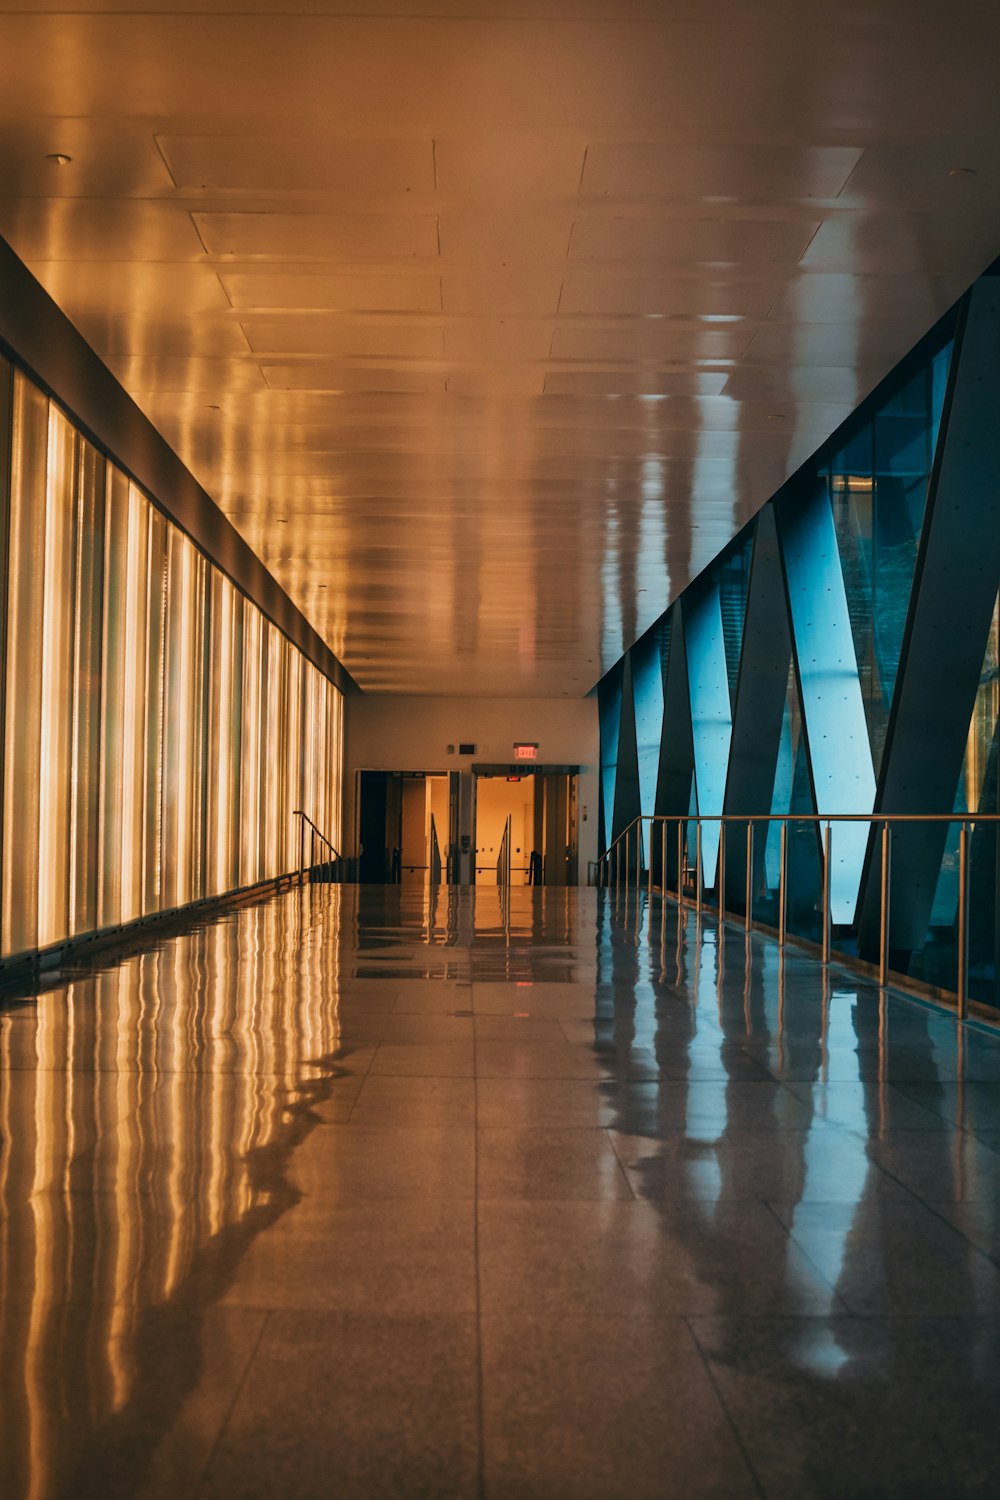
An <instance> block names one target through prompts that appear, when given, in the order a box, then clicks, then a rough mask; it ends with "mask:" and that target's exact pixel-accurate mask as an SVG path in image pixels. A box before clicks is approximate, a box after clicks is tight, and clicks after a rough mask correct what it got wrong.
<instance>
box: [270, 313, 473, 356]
mask: <svg viewBox="0 0 1000 1500" xmlns="http://www.w3.org/2000/svg"><path fill="white" fill-rule="evenodd" d="M242 327H243V330H244V332H245V333H246V337H247V342H248V343H249V345H250V348H251V349H252V350H253V351H254V353H255V354H332V355H338V356H340V357H343V356H345V355H347V356H349V355H357V356H360V357H366V356H367V357H368V358H370V359H384V358H387V357H388V358H397V359H440V357H441V355H442V353H443V340H442V334H441V328H440V325H435V324H433V323H393V322H392V321H391V320H389V319H386V318H357V317H356V318H339V317H336V316H324V315H313V316H306V315H304V314H297V313H295V314H287V313H286V314H281V315H278V316H271V317H252V318H244V319H243V322H242Z"/></svg>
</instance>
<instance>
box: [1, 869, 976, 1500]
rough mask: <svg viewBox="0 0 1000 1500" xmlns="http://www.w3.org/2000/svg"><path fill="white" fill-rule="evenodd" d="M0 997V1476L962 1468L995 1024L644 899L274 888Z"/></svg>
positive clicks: (934, 1479)
mask: <svg viewBox="0 0 1000 1500" xmlns="http://www.w3.org/2000/svg"><path fill="white" fill-rule="evenodd" d="M57 979H58V982H57V983H54V984H53V986H52V987H51V988H49V989H48V990H47V992H46V993H43V994H41V995H39V996H38V997H37V998H33V999H29V1000H23V1001H12V1002H7V1003H6V1006H5V1008H3V1009H2V1010H0V1077H2V1080H3V1088H2V1092H0V1149H2V1156H0V1492H2V1494H3V1496H4V1497H5V1500H21V1497H31V1500H50V1497H55V1496H70V1495H72V1496H74V1497H79V1496H87V1495H93V1496H98V1495H100V1496H103V1497H115V1500H118V1497H124V1496H132V1495H150V1496H152V1495H155V1496H164V1497H175V1496H181V1495H191V1496H198V1497H205V1500H208V1497H230V1500H231V1497H244V1496H245V1497H250V1496H261V1497H265V1496H266V1497H272V1496H277V1495H283V1494H288V1495H292V1496H295V1497H297V1500H308V1497H312V1496H336V1497H337V1500H348V1497H351V1500H353V1497H359V1500H361V1497H363V1500H370V1497H403V1496H406V1497H409V1496H414V1497H421V1500H423V1497H429V1496H440V1497H451V1496H455V1497H464V1496H469V1497H473V1496H480V1495H485V1496H487V1497H490V1500H529V1497H530V1500H536V1497H537V1500H576V1497H587V1500H589V1497H593V1500H613V1497H619V1496H621V1497H629V1500H641V1497H657V1500H658V1497H666V1496H674V1495H677V1496H684V1497H700V1496H724V1497H727V1500H728V1497H733V1500H736V1497H740V1496H744V1495H745V1496H760V1495H765V1496H768V1497H787V1500H806V1497H809V1496H831V1497H832V1496H876V1495H878V1496H882V1495H905V1496H907V1497H910V1500H912V1497H919V1496H925V1497H926V1496H949V1497H954V1496H987V1495H991V1496H992V1495H994V1494H995V1493H996V1484H997V1473H998V1472H1000V1424H998V1423H997V1420H996V1417H997V1411H998V1401H1000V1273H998V1264H1000V1208H998V1203H1000V1093H998V1086H1000V1037H997V1036H995V1035H994V1034H992V1033H989V1032H987V1031H986V1030H985V1029H984V1028H977V1027H976V1026H974V1025H970V1026H968V1027H966V1028H964V1029H959V1028H957V1027H956V1025H955V1024H954V1023H953V1022H952V1021H951V1020H950V1018H948V1017H947V1016H946V1015H944V1014H942V1013H940V1012H936V1011H933V1010H931V1009H929V1008H926V1007H923V1006H920V1005H918V1004H915V1003H913V1002H910V1001H907V1000H904V999H899V998H895V997H893V998H886V997H884V996H883V997H881V998H880V996H879V992H878V990H877V989H876V988H874V987H873V986H872V985H871V984H870V983H867V982H865V981H863V980H860V979H858V978H857V977H856V976H851V975H849V974H847V973H845V972H843V971H839V970H836V969H832V970H831V971H830V973H829V976H828V977H824V974H823V971H822V970H821V968H820V967H819V966H818V965H817V964H816V963H815V962H813V961H812V960H811V959H809V958H807V957H804V956H802V955H799V954H796V953H795V952H794V951H792V952H790V953H789V954H788V955H787V957H786V959H785V962H784V964H783V965H782V964H780V963H779V960H778V954H777V950H776V947H775V945H774V944H773V943H772V942H771V941H770V940H768V939H767V938H764V937H761V936H758V935H754V936H753V937H752V939H750V941H749V945H748V943H747V940H746V939H745V938H744V935H743V933H742V931H739V930H737V929H736V928H735V927H733V928H727V929H726V930H725V932H724V935H723V941H722V942H721V945H720V939H719V934H718V932H717V930H716V927H715V925H714V923H712V922H710V921H707V920H706V921H704V922H699V921H698V920H696V916H695V913H694V912H693V911H688V910H685V911H682V912H680V913H679V914H678V912H677V910H676V908H675V907H673V906H672V905H670V904H667V905H666V906H664V905H662V904H661V902H660V900H659V898H654V900H653V901H652V903H651V904H650V905H649V906H647V903H646V900H645V897H644V896H643V897H642V898H641V902H640V905H639V908H638V910H637V909H636V906H635V901H634V898H633V899H632V901H631V902H629V903H627V904H626V903H625V902H623V901H619V902H617V903H616V901H615V899H614V897H613V895H612V894H611V893H608V892H597V891H594V890H577V889H541V890H534V891H533V890H516V889H515V890H514V891H512V892H511V893H510V896H509V902H508V900H507V899H506V898H504V900H503V904H501V892H500V891H499V890H497V891H494V890H493V889H489V888H479V889H463V890H461V891H458V890H454V889H451V890H449V889H448V888H442V889H441V890H440V891H439V892H438V893H437V894H436V896H435V895H432V897H431V900H430V904H429V903H428V897H427V893H426V891H425V892H419V891H417V890H414V889H411V888H409V887H403V888H401V887H384V888H381V887H367V888H366V887H360V888H358V887H349V886H313V887H306V888H304V889H292V890H290V891H288V892H286V893H285V894H282V895H278V896H275V897H273V898H271V899H269V900H267V901H264V902H261V903H259V904H256V905H247V906H244V907H242V908H240V909H236V910H233V911H231V912H230V913H229V914H227V915H226V916H224V917H222V918H221V919H219V920H217V921H214V922H210V923H205V924H204V925H201V926H198V927H192V928H191V929H190V930H189V931H187V932H186V933H183V934H181V935H179V936H174V937H170V938H164V939H162V940H160V941H159V943H158V945H157V946H156V947H155V948H153V949H151V950H147V951H146V952H143V953H140V952H132V953H131V954H130V955H125V956H123V957H122V958H121V959H120V961H118V962H116V963H114V964H112V965H109V966H108V967H106V968H104V969H102V970H100V971H97V970H84V969H82V968H81V969H80V970H79V971H77V972H73V973H69V972H67V973H64V974H62V975H61V976H58V977H57Z"/></svg>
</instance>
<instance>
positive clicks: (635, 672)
mask: <svg viewBox="0 0 1000 1500" xmlns="http://www.w3.org/2000/svg"><path fill="white" fill-rule="evenodd" d="M631 657H632V699H633V702H634V704H635V744H636V758H637V761H638V767H639V809H640V812H641V813H642V814H643V816H644V817H649V816H650V815H651V814H652V812H653V808H654V803H655V801H656V778H657V773H658V771H659V768H660V739H661V737H662V734H663V673H662V670H661V667H660V639H659V631H658V630H653V631H650V633H649V634H648V635H646V636H644V637H643V639H642V640H641V641H639V642H638V643H637V644H636V645H635V646H633V648H632V651H631Z"/></svg>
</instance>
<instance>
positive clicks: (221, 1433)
mask: <svg viewBox="0 0 1000 1500" xmlns="http://www.w3.org/2000/svg"><path fill="white" fill-rule="evenodd" d="M270 1321H271V1309H270V1308H268V1309H267V1311H266V1312H265V1313H264V1317H263V1320H262V1322H261V1325H260V1330H259V1332H258V1334H257V1337H256V1338H255V1339H254V1345H253V1348H252V1349H251V1351H250V1353H249V1355H248V1356H247V1362H246V1364H245V1365H244V1366H243V1373H242V1374H241V1376H240V1378H239V1380H238V1382H237V1385H236V1389H235V1391H234V1392H233V1398H232V1400H231V1401H230V1403H229V1405H228V1407H227V1408H226V1415H225V1416H224V1417H223V1419H222V1421H221V1422H220V1423H219V1430H218V1432H217V1433H216V1434H215V1441H214V1442H213V1444H212V1446H211V1448H210V1449H209V1453H208V1457H207V1458H206V1460H205V1462H204V1463H203V1464H202V1467H201V1473H200V1474H199V1475H198V1478H197V1481H196V1483H195V1490H194V1492H195V1495H196V1496H197V1495H198V1494H199V1493H200V1492H201V1490H202V1489H203V1487H204V1484H205V1481H206V1480H207V1479H208V1477H209V1475H210V1474H211V1472H212V1465H213V1464H214V1463H215V1459H216V1456H217V1454H218V1452H219V1449H220V1448H221V1446H222V1440H223V1438H224V1437H225V1435H226V1432H227V1431H228V1429H229V1423H230V1422H231V1420H232V1416H233V1413H234V1411H235V1410H236V1407H237V1404H238V1402H239V1399H240V1397H241V1396H242V1394H243V1387H244V1386H245V1385H246V1383H247V1380H248V1378H249V1375H250V1370H251V1368H252V1367H253V1363H254V1360H255V1359H256V1358H257V1352H258V1350H259V1349H260V1346H261V1342H262V1340H263V1338H264V1334H265V1333H266V1332H267V1325H268V1324H269V1323H270Z"/></svg>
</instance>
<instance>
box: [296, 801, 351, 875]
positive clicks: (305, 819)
mask: <svg viewBox="0 0 1000 1500" xmlns="http://www.w3.org/2000/svg"><path fill="white" fill-rule="evenodd" d="M292 817H293V818H301V820H302V821H301V822H300V823H299V884H300V885H304V884H305V878H306V871H307V870H311V869H314V868H315V867H316V865H317V864H319V863H320V861H319V860H317V858H316V844H317V840H318V841H319V843H320V845H321V846H322V847H323V848H324V849H328V850H329V851H330V855H331V857H332V859H333V860H335V861H336V860H339V859H340V851H339V850H338V849H337V848H336V847H335V846H334V845H333V844H332V843H331V842H330V840H329V839H328V838H327V836H326V834H325V833H324V832H323V831H322V829H320V828H317V826H316V824H315V823H314V822H313V820H312V818H310V816H309V814H308V813H305V812H303V811H302V809H301V808H300V807H297V808H296V809H295V811H294V812H293V813H292ZM307 827H308V830H309V862H308V864H307V863H306V829H307Z"/></svg>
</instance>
